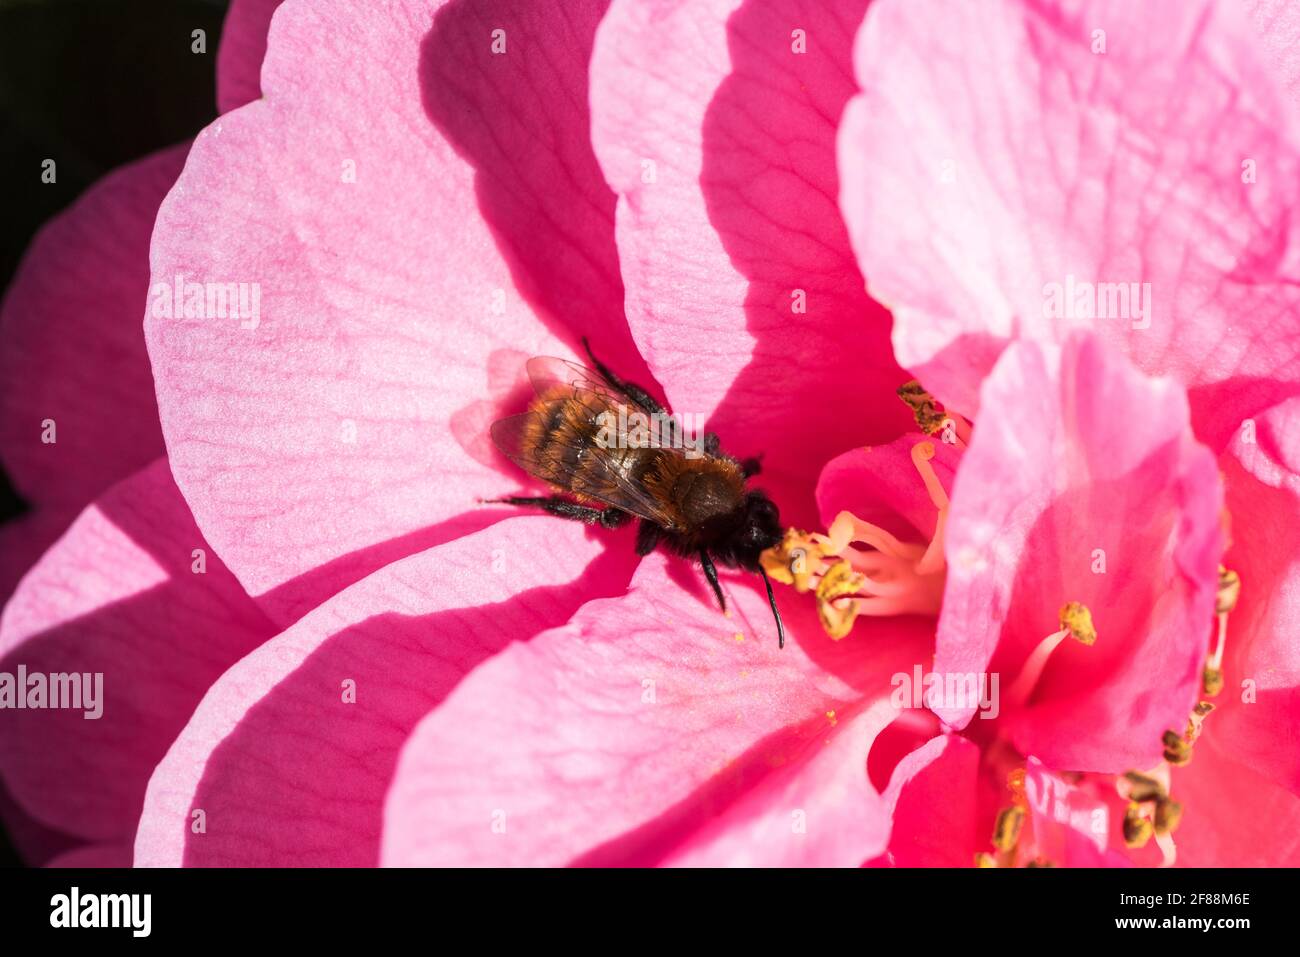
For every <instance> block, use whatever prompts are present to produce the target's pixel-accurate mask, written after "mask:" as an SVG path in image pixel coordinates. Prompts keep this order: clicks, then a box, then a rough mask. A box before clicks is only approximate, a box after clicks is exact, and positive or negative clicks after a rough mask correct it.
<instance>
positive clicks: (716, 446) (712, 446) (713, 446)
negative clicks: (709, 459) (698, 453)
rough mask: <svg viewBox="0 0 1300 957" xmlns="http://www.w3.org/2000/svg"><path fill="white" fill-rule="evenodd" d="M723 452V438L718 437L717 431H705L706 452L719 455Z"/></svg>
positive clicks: (706, 453)
mask: <svg viewBox="0 0 1300 957" xmlns="http://www.w3.org/2000/svg"><path fill="white" fill-rule="evenodd" d="M721 452H722V440H721V439H719V438H718V433H717V432H705V433H704V454H705V455H718V454H720V453H721Z"/></svg>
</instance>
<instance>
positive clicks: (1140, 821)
mask: <svg viewBox="0 0 1300 957" xmlns="http://www.w3.org/2000/svg"><path fill="white" fill-rule="evenodd" d="M1154 832H1155V826H1154V825H1153V824H1152V823H1151V819H1150V818H1149V817H1147V816H1146V812H1145V811H1143V809H1142V805H1140V804H1138V803H1136V802H1134V803H1131V804H1129V806H1128V807H1127V808H1125V809H1124V846H1125V847H1130V848H1133V849H1137V848H1139V847H1146V844H1147V841H1149V840H1151V835H1152V834H1153V833H1154Z"/></svg>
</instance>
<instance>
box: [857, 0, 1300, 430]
mask: <svg viewBox="0 0 1300 957" xmlns="http://www.w3.org/2000/svg"><path fill="white" fill-rule="evenodd" d="M936 24H942V25H943V28H942V29H936ZM1103 43H1104V52H1095V51H1100V50H1101V44H1103ZM854 62H855V67H856V71H857V77H858V83H859V85H860V86H861V88H862V91H863V92H862V93H861V94H860V95H859V96H858V97H856V98H855V99H854V101H853V103H852V104H851V105H850V106H849V108H848V110H847V111H846V113H845V117H844V120H843V123H842V125H841V131H840V138H839V165H840V175H841V178H842V181H843V184H844V186H843V191H842V193H841V208H842V209H843V211H844V217H845V219H846V221H847V222H848V224H849V232H850V234H851V235H852V237H853V248H854V250H855V251H856V253H857V256H858V262H859V264H860V265H861V267H862V269H863V271H864V272H865V273H866V276H867V281H868V286H869V288H870V289H871V291H872V293H873V294H874V295H875V296H877V297H878V298H879V299H880V300H881V301H882V302H884V303H885V304H887V305H888V306H889V307H890V308H891V309H893V311H894V319H895V330H894V346H895V350H896V352H897V354H898V358H899V361H900V362H901V363H902V365H903V366H905V367H906V368H908V369H910V370H911V371H912V372H913V373H915V374H917V375H918V376H920V378H921V380H922V381H923V382H924V383H925V384H926V386H927V387H928V388H929V389H930V390H931V391H932V392H934V393H935V394H936V395H937V396H938V397H940V398H941V399H942V400H944V401H945V402H946V403H948V404H949V405H950V406H952V407H954V408H956V409H958V410H961V411H964V412H967V413H973V412H974V410H975V405H976V403H977V401H978V397H977V390H978V388H979V382H980V379H981V378H982V377H983V376H984V375H986V374H987V373H988V371H989V369H991V368H992V366H993V363H994V361H995V360H996V358H997V356H998V354H999V353H1000V351H1001V350H1002V348H1003V347H1004V346H1005V345H1006V344H1007V343H1008V342H1009V341H1011V340H1012V339H1016V338H1033V339H1040V340H1051V341H1058V342H1059V341H1061V340H1063V338H1064V337H1065V335H1066V333H1067V332H1068V331H1069V330H1070V329H1071V328H1076V327H1079V326H1088V327H1091V328H1094V329H1096V330H1097V331H1098V332H1099V333H1100V334H1101V335H1103V336H1104V337H1105V338H1106V340H1107V341H1108V342H1110V343H1111V344H1112V345H1113V346H1115V347H1116V348H1119V349H1122V350H1124V351H1126V352H1127V353H1128V354H1129V355H1130V356H1131V358H1132V360H1133V362H1134V363H1135V364H1136V365H1137V366H1138V367H1139V368H1140V369H1142V370H1143V371H1146V372H1151V373H1157V374H1170V375H1174V376H1175V377H1177V378H1178V380H1179V381H1180V382H1182V383H1183V384H1184V385H1186V386H1188V387H1189V388H1194V389H1195V390H1196V391H1195V392H1194V393H1193V397H1192V398H1193V411H1194V413H1196V415H1195V421H1196V427H1197V435H1198V436H1199V437H1201V438H1202V439H1204V440H1205V441H1207V442H1209V443H1210V444H1211V445H1212V446H1213V447H1215V448H1218V447H1220V445H1221V442H1222V441H1223V439H1224V438H1225V437H1226V432H1228V431H1230V430H1231V429H1232V427H1233V426H1234V425H1235V421H1236V420H1240V418H1241V417H1242V416H1243V415H1246V414H1249V412H1250V410H1251V409H1252V407H1253V409H1254V410H1259V409H1261V408H1265V407H1267V406H1268V405H1271V404H1272V403H1274V402H1276V401H1278V400H1279V399H1280V398H1282V397H1283V396H1285V395H1288V394H1294V393H1295V392H1296V390H1297V388H1298V387H1300V283H1297V279H1300V246H1297V245H1296V243H1295V242H1294V239H1293V237H1294V236H1295V235H1297V229H1300V149H1297V146H1298V145H1300V127H1298V126H1297V122H1296V114H1295V112H1294V110H1293V109H1292V108H1291V104H1292V102H1293V99H1294V97H1293V96H1292V94H1291V93H1290V92H1289V91H1288V90H1287V89H1286V87H1284V85H1283V83H1284V82H1285V80H1284V78H1283V77H1282V76H1281V75H1280V74H1279V73H1278V72H1277V71H1276V70H1275V69H1273V67H1272V57H1271V56H1269V55H1268V54H1267V53H1266V51H1265V46H1264V43H1263V42H1262V41H1261V39H1260V38H1259V36H1258V35H1257V32H1256V30H1255V28H1254V27H1253V26H1252V25H1251V23H1250V22H1249V20H1248V18H1247V17H1246V16H1245V15H1244V13H1243V10H1242V9H1241V4H1235V3H1218V4H1216V3H1211V2H1210V0H1190V2H1189V0H1157V2H1145V3H1130V2H1126V0H1095V2H1069V3H1067V2H1065V0H1047V2H1043V3H1033V4H1025V3H1019V2H1014V0H993V2H989V3H976V4H972V3H966V2H963V0H920V2H914V0H882V2H879V3H876V4H874V5H873V6H872V8H871V10H870V12H869V13H868V15H867V17H866V20H865V22H864V24H863V27H862V30H861V31H860V32H859V34H858V39H857V44H856V47H855V51H854ZM1070 277H1073V278H1074V280H1075V281H1076V283H1084V282H1088V283H1125V284H1127V283H1138V284H1141V283H1150V284H1151V285H1150V307H1151V308H1150V310H1149V312H1148V313H1142V314H1139V312H1138V310H1136V309H1133V308H1130V309H1129V310H1128V311H1127V312H1125V313H1123V314H1122V315H1121V316H1120V317H1119V318H1105V319H1094V318H1086V317H1084V316H1083V315H1081V314H1079V313H1075V314H1074V315H1066V316H1059V315H1054V314H1053V313H1052V312H1051V310H1050V309H1048V308H1047V306H1048V300H1049V295H1048V292H1049V288H1050V287H1049V284H1052V283H1057V284H1061V286H1062V287H1064V286H1065V285H1066V284H1067V283H1068V282H1069V280H1070ZM1076 289H1077V287H1076ZM1061 291H1062V292H1063V293H1064V292H1065V290H1064V288H1062V290H1061ZM1139 292H1141V286H1140V285H1139ZM1103 305H1104V304H1103ZM1119 311H1120V310H1119V307H1118V300H1116V309H1115V312H1117V313H1118V312H1119ZM1148 319H1149V326H1148V322H1147V320H1148ZM1227 403H1230V404H1231V409H1232V415H1233V416H1235V420H1234V419H1233V418H1232V417H1225V416H1223V414H1222V413H1223V411H1224V409H1225V404H1227ZM1202 414H1204V416H1205V418H1206V420H1205V421H1202Z"/></svg>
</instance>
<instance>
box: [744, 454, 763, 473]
mask: <svg viewBox="0 0 1300 957" xmlns="http://www.w3.org/2000/svg"><path fill="white" fill-rule="evenodd" d="M740 471H741V474H743V475H744V476H745V478H753V477H754V476H755V475H757V474H758V473H759V472H761V471H763V460H762V458H761V457H760V456H757V455H751V456H750V457H749V458H747V459H741V460H740Z"/></svg>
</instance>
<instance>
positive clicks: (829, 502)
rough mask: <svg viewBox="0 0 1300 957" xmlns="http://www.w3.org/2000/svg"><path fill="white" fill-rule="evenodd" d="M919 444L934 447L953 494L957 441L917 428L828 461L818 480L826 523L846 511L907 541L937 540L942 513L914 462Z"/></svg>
mask: <svg viewBox="0 0 1300 957" xmlns="http://www.w3.org/2000/svg"><path fill="white" fill-rule="evenodd" d="M920 442H930V444H931V445H932V446H933V447H934V450H935V456H934V458H932V459H931V460H930V464H931V466H933V468H934V471H935V475H936V476H938V478H939V482H940V484H941V485H942V486H943V488H944V490H945V491H946V492H948V493H949V494H950V495H951V493H952V483H953V477H954V472H955V471H956V468H957V466H958V464H959V463H960V462H961V452H960V451H959V450H958V449H957V447H956V446H955V445H947V444H945V443H943V442H940V441H936V440H933V439H927V438H925V437H924V436H922V435H921V434H920V433H917V432H912V433H908V434H907V435H904V436H903V437H902V438H898V439H895V440H894V441H893V442H891V443H889V444H888V445H876V446H868V447H866V448H861V449H854V450H853V451H851V452H845V453H844V454H843V455H840V456H837V457H836V458H834V459H832V460H831V461H830V462H828V463H826V466H825V467H824V468H823V469H822V472H821V476H820V477H819V478H818V480H817V510H818V512H819V513H820V515H821V523H822V527H823V528H829V527H830V523H831V522H833V521H834V520H835V516H836V515H838V514H839V513H840V512H842V511H846V510H847V511H850V512H852V513H853V514H854V515H856V516H857V517H858V518H860V519H862V520H863V521H867V522H871V523H872V524H875V525H879V526H880V527H882V528H884V529H885V530H886V531H888V532H890V533H892V534H894V535H901V536H902V537H903V540H904V541H927V542H928V541H929V540H930V539H931V538H933V537H934V531H935V525H936V523H937V521H938V511H937V509H936V507H935V504H934V502H933V500H931V498H930V495H929V493H928V492H927V491H926V487H925V483H924V481H922V479H921V475H920V473H919V472H917V470H916V466H915V465H914V464H913V463H912V449H913V448H914V447H915V446H916V445H917V444H918V443H920Z"/></svg>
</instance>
